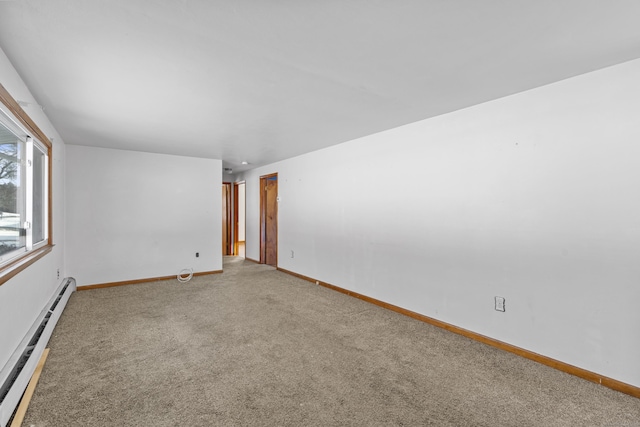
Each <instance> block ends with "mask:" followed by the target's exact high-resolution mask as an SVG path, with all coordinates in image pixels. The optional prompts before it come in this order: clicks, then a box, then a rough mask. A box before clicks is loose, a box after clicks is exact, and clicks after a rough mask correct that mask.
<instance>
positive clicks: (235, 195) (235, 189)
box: [232, 181, 247, 256]
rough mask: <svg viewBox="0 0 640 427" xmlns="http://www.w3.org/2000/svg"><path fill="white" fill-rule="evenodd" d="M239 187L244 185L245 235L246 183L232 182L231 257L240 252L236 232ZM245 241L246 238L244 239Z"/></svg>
mask: <svg viewBox="0 0 640 427" xmlns="http://www.w3.org/2000/svg"><path fill="white" fill-rule="evenodd" d="M240 185H244V186H245V196H244V197H245V200H244V204H245V218H244V227H245V230H244V234H245V235H246V232H247V218H246V206H247V205H246V203H247V193H246V188H247V187H246V181H238V182H234V183H233V247H232V250H233V255H236V256H237V255H238V254H239V253H240V250H239V248H238V245H239V240H238V230H239V222H240V217H239V216H238V212H239V208H238V207H239V205H240V198H239V197H238V192H239V187H240ZM245 239H246V237H245ZM245 251H246V246H245Z"/></svg>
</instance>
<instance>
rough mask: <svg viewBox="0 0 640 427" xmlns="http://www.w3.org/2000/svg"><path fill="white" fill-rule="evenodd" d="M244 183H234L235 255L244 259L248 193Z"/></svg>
mask: <svg viewBox="0 0 640 427" xmlns="http://www.w3.org/2000/svg"><path fill="white" fill-rule="evenodd" d="M245 189H246V187H245V183H244V182H234V183H233V220H234V223H233V224H234V229H233V254H234V255H236V256H239V257H242V258H244V257H245V256H246V255H245V254H246V252H245V231H246V226H245V220H246V214H245V204H246V192H245Z"/></svg>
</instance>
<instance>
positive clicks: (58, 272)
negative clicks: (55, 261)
mask: <svg viewBox="0 0 640 427" xmlns="http://www.w3.org/2000/svg"><path fill="white" fill-rule="evenodd" d="M56 274H57V276H58V279H59V278H60V269H58V271H57V273H56Z"/></svg>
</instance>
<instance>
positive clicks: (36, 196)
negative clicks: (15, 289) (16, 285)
mask: <svg viewBox="0 0 640 427" xmlns="http://www.w3.org/2000/svg"><path fill="white" fill-rule="evenodd" d="M0 101H1V103H0V284H2V283H4V282H5V281H6V280H8V279H9V278H10V277H12V276H13V275H15V274H16V273H17V272H18V271H21V270H22V269H24V268H26V266H27V265H29V264H30V263H31V262H34V261H35V260H36V259H38V258H39V257H40V256H42V255H44V254H45V253H47V252H49V250H50V248H51V242H50V230H49V226H50V215H49V209H50V206H49V194H48V193H49V188H50V187H49V181H50V171H49V164H50V163H49V156H50V151H51V143H50V142H49V141H48V139H46V136H44V134H42V131H40V129H38V128H37V126H36V125H35V123H33V122H32V121H31V119H30V118H29V117H28V116H27V115H26V113H25V112H24V111H23V110H22V109H21V108H20V107H19V105H18V104H17V102H15V101H14V100H13V98H11V97H10V96H9V95H8V93H7V92H6V90H5V89H4V88H3V87H2V86H1V85H0ZM41 141H44V142H41Z"/></svg>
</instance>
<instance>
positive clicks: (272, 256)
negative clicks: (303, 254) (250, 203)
mask: <svg viewBox="0 0 640 427" xmlns="http://www.w3.org/2000/svg"><path fill="white" fill-rule="evenodd" d="M260 188H261V190H262V191H261V192H260V194H261V196H260V208H261V215H260V218H261V221H260V231H261V238H260V262H261V263H263V264H269V265H272V266H274V267H276V266H277V265H278V174H272V175H266V176H263V177H260Z"/></svg>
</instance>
